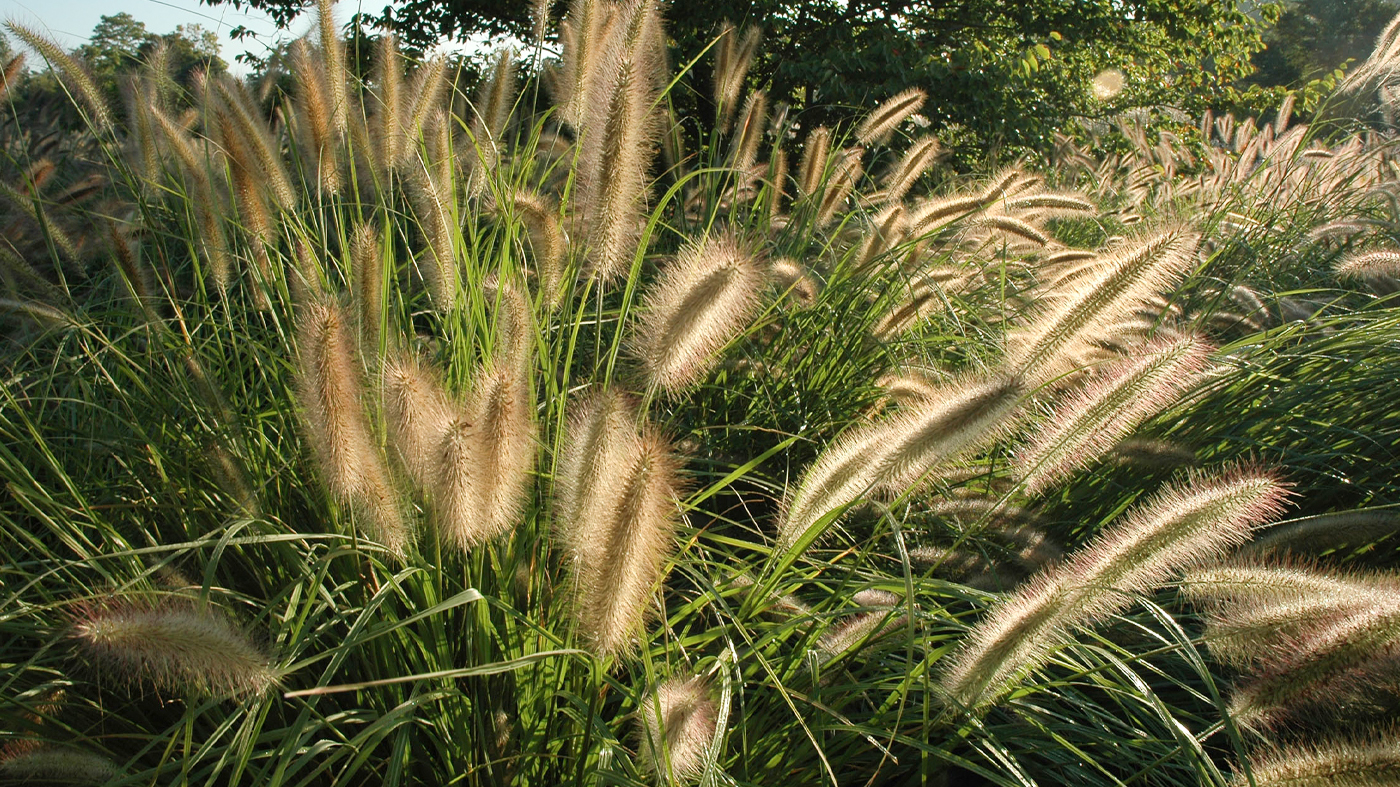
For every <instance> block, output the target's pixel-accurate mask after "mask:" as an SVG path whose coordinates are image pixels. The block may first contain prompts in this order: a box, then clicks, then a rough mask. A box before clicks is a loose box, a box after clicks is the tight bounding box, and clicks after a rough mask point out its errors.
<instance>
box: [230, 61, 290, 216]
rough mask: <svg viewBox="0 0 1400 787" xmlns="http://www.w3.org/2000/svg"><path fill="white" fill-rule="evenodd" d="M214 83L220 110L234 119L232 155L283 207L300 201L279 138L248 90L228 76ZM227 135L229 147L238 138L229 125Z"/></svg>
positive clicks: (234, 160)
mask: <svg viewBox="0 0 1400 787" xmlns="http://www.w3.org/2000/svg"><path fill="white" fill-rule="evenodd" d="M214 84H215V86H216V87H217V89H218V94H219V98H220V101H219V107H220V110H221V112H222V113H226V117H227V118H230V119H231V120H232V123H231V126H232V128H234V129H236V135H237V136H236V143H235V144H234V145H233V146H232V147H230V148H229V150H228V152H229V157H230V158H231V159H233V162H234V164H235V165H238V166H241V167H243V168H245V169H246V170H247V171H248V173H249V174H250V176H252V177H253V178H254V179H255V180H257V181H258V182H259V184H260V185H261V186H263V187H265V188H267V189H268V190H269V191H270V192H271V193H272V195H273V197H274V198H275V200H276V202H277V204H278V205H279V206H280V207H282V208H284V209H290V208H292V207H293V206H295V205H296V203H297V193H296V191H294V190H293V189H292V181H291V178H289V177H288V176H287V169H286V167H285V166H284V165H283V163H282V155H281V153H280V151H279V149H278V145H277V142H276V140H274V139H273V138H272V132H271V130H270V129H269V128H268V125H267V123H266V122H265V121H264V120H263V119H262V118H260V117H258V115H257V110H256V109H255V108H254V107H255V104H254V102H253V101H252V99H251V97H249V96H248V93H247V90H246V89H245V88H244V87H243V84H242V83H240V82H237V81H235V80H234V79H233V78H232V77H228V76H225V77H223V78H221V79H216V80H214ZM221 117H222V115H221ZM224 137H225V138H224V144H225V146H226V147H227V146H229V143H230V140H232V139H234V138H235V137H234V134H232V133H229V131H228V130H227V129H225V131H224Z"/></svg>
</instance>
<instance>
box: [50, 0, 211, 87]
mask: <svg viewBox="0 0 1400 787" xmlns="http://www.w3.org/2000/svg"><path fill="white" fill-rule="evenodd" d="M158 46H164V47H165V54H166V58H167V59H166V63H167V68H168V69H169V73H170V76H171V77H172V78H173V79H174V80H175V82H176V83H177V84H180V85H184V84H187V83H188V81H189V77H190V75H191V74H193V73H194V72H195V71H196V70H198V69H204V70H207V71H210V72H212V73H221V72H223V71H225V70H227V68H228V66H227V64H225V63H224V61H223V60H222V59H221V58H220V57H219V37H218V36H217V35H216V34H215V33H214V32H213V31H211V30H206V29H204V28H203V27H201V26H199V25H196V24H188V25H178V26H177V27H176V28H175V31H174V32H171V33H165V34H164V35H158V34H155V33H152V32H150V31H149V30H147V29H146V25H145V24H144V23H143V22H140V21H138V20H137V19H136V18H135V17H133V16H132V15H131V14H128V13H126V12H122V13H117V14H112V15H110V16H103V17H102V18H101V19H100V20H99V21H98V23H97V25H96V26H95V27H93V29H92V37H91V38H89V39H88V42H87V43H86V44H83V45H82V46H80V47H78V49H77V51H76V54H77V55H78V56H80V57H81V58H82V59H83V60H84V62H86V63H87V65H88V68H89V69H90V70H91V71H92V75H93V79H94V80H96V82H97V86H98V89H100V90H101V91H102V92H103V93H104V94H105V95H106V96H107V99H108V101H109V102H111V103H112V105H113V106H119V105H120V100H119V99H120V96H121V78H122V76H123V75H125V74H128V73H131V72H133V71H135V70H136V69H137V68H138V67H139V66H140V64H141V63H142V62H143V61H144V60H146V59H147V58H149V57H150V56H151V55H152V54H153V53H154V52H155V50H156V47H158Z"/></svg>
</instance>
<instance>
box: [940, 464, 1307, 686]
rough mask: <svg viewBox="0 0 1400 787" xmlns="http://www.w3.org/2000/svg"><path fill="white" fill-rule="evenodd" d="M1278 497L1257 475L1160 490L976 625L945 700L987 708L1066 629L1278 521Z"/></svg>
mask: <svg viewBox="0 0 1400 787" xmlns="http://www.w3.org/2000/svg"><path fill="white" fill-rule="evenodd" d="M1285 495H1286V492H1285V490H1284V487H1283V486H1282V485H1281V484H1280V483H1279V482H1278V481H1277V480H1276V479H1275V478H1274V477H1273V476H1272V475H1271V474H1268V473H1264V472H1258V471H1235V472H1230V473H1226V474H1224V475H1221V476H1218V477H1215V478H1207V477H1200V478H1195V479H1191V480H1189V481H1187V482H1185V483H1178V484H1173V485H1170V486H1168V487H1167V488H1165V489H1164V490H1163V491H1161V492H1159V493H1158V494H1156V495H1154V496H1153V497H1152V498H1151V499H1149V500H1148V501H1147V502H1145V503H1143V504H1141V505H1139V506H1137V507H1136V508H1134V509H1132V510H1131V511H1130V512H1128V513H1127V514H1124V515H1123V517H1122V518H1121V520H1120V521H1119V522H1118V523H1116V524H1114V525H1112V526H1111V527H1110V528H1109V529H1107V530H1105V531H1104V532H1103V533H1101V534H1100V535H1099V536H1098V537H1096V538H1095V539H1094V540H1093V541H1091V542H1090V543H1089V544H1088V545H1087V546H1086V547H1084V548H1083V549H1081V550H1079V551H1078V552H1076V553H1074V554H1073V555H1071V556H1070V557H1069V558H1067V559H1066V560H1065V561H1064V562H1063V563H1060V564H1057V565H1056V566H1054V567H1052V568H1051V569H1050V570H1048V571H1046V572H1044V573H1042V574H1040V575H1038V576H1037V577H1035V578H1033V579H1032V580H1031V581H1030V582H1029V583H1027V584H1026V585H1025V586H1024V587H1023V588H1022V589H1021V590H1019V591H1018V592H1017V593H1016V594H1014V595H1013V596H1011V597H1009V598H1008V599H1006V600H1005V601H1003V602H1002V603H1001V604H999V605H998V606H997V607H996V608H995V609H994V610H993V611H992V612H991V614H989V615H988V616H987V617H986V618H984V619H983V620H982V621H980V622H979V623H977V625H976V626H974V627H973V629H972V631H971V632H970V634H969V636H968V638H967V640H966V641H965V644H964V645H963V647H962V648H961V649H960V650H959V651H958V652H957V653H956V654H955V655H954V656H953V657H952V658H951V660H950V663H949V666H948V667H947V669H946V670H945V671H944V673H943V676H942V679H941V683H942V686H943V689H944V690H945V691H946V692H947V695H948V698H949V700H950V701H951V702H952V703H954V704H955V705H956V706H957V707H960V708H963V709H965V710H967V711H969V712H974V713H976V712H980V711H981V710H983V709H985V708H987V707H988V706H990V705H992V704H995V703H996V702H997V701H998V700H1000V699H1001V697H1003V696H1004V695H1005V694H1006V692H1007V691H1009V690H1010V689H1011V688H1012V687H1014V686H1015V685H1016V684H1017V683H1018V682H1020V681H1021V680H1022V679H1023V678H1024V676H1025V675H1027V674H1028V673H1029V672H1031V671H1033V670H1035V669H1037V668H1039V667H1040V666H1041V665H1043V664H1044V663H1045V662H1046V661H1047V660H1048V659H1049V657H1050V654H1051V652H1052V651H1053V650H1054V648H1056V647H1057V646H1059V645H1060V644H1062V643H1063V642H1064V641H1065V638H1066V637H1067V635H1068V633H1069V632H1070V631H1071V630H1073V629H1076V628H1081V627H1084V626H1087V625H1090V624H1092V623H1094V622H1096V621H1099V620H1103V619H1104V618H1106V617H1108V616H1110V615H1112V614H1114V613H1116V612H1117V611H1119V610H1121V609H1123V608H1124V607H1126V606H1128V605H1129V604H1131V603H1132V596H1133V595H1134V594H1137V593H1142V592H1146V591H1148V590H1151V589H1152V588H1153V587H1155V586H1156V585H1159V584H1161V583H1162V582H1163V581H1164V580H1166V579H1167V578H1168V577H1170V576H1171V575H1172V574H1173V573H1175V572H1177V571H1179V570H1181V569H1182V568H1184V567H1186V566H1189V565H1192V564H1194V563H1198V562H1200V561H1202V560H1204V559H1208V558H1210V557H1212V556H1214V555H1218V554H1220V553H1222V552H1223V551H1224V550H1226V549H1228V548H1230V547H1231V546H1234V545H1235V544H1238V543H1240V542H1242V541H1243V540H1244V539H1245V538H1246V537H1247V536H1248V534H1249V529H1250V528H1251V527H1253V526H1255V525H1257V524H1258V523H1260V522H1262V521H1265V520H1267V519H1269V518H1271V517H1273V516H1274V515H1276V514H1277V513H1278V511H1279V510H1280V509H1281V506H1282V503H1283V500H1284V497H1285Z"/></svg>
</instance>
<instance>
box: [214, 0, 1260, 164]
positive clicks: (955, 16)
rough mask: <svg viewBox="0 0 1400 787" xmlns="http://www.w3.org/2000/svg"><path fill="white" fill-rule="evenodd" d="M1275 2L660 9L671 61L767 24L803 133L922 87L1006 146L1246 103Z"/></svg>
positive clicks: (765, 74) (487, 19) (920, 1)
mask: <svg viewBox="0 0 1400 787" xmlns="http://www.w3.org/2000/svg"><path fill="white" fill-rule="evenodd" d="M205 2H208V3H211V4H221V3H227V4H232V5H234V6H236V7H239V8H244V7H253V8H258V9H261V10H263V11H266V12H267V13H269V14H270V15H271V16H272V17H273V18H274V19H275V20H277V21H278V23H279V24H282V25H288V24H290V23H291V21H292V20H293V19H294V18H295V17H296V16H297V15H298V14H299V13H301V12H303V11H305V10H308V9H309V8H312V7H314V6H310V5H305V4H303V3H302V2H301V0H205ZM528 5H529V4H527V3H521V2H506V0H449V1H448V2H440V1H439V0H404V2H400V3H397V4H395V5H394V6H386V7H385V8H384V10H383V11H382V12H381V13H380V14H378V15H374V14H367V15H366V14H362V15H360V16H358V17H357V18H356V19H355V23H356V24H372V25H377V26H383V27H386V28H392V29H395V30H397V31H398V33H399V35H400V37H401V38H402V39H403V41H404V43H405V44H406V45H407V46H409V47H416V48H420V49H421V48H424V47H426V46H428V45H430V44H432V43H435V42H436V41H437V40H439V38H441V37H453V38H458V39H461V38H465V37H467V36H468V35H472V34H482V33H485V34H489V35H498V34H508V35H515V36H519V37H526V36H527V35H528V32H529V19H528V12H527V9H528ZM553 8H554V12H555V14H556V15H557V14H558V13H559V12H562V10H563V7H562V4H560V3H557V2H556V3H555V4H554V6H553ZM1278 9H1279V7H1278V5H1277V4H1276V3H1272V2H1262V3H1261V2H1257V1H1256V0H1026V1H1025V2H1017V3H1008V2H1005V0H709V1H707V2H704V3H697V2H677V3H673V4H672V5H670V7H669V8H668V11H667V13H668V16H669V19H668V24H669V26H670V32H671V36H672V40H673V43H674V44H675V48H676V51H675V53H674V55H675V62H677V63H686V62H689V61H690V60H691V59H692V58H694V57H696V56H697V55H698V54H699V53H700V52H702V51H703V50H704V48H705V47H706V46H708V45H709V44H710V43H711V42H712V41H713V38H714V36H715V35H716V34H717V33H718V31H719V29H720V25H721V23H722V22H723V21H724V20H730V21H732V22H734V23H735V24H739V25H756V26H761V27H763V28H766V29H767V31H768V32H769V36H768V38H767V40H766V41H765V43H764V46H763V48H762V49H761V52H760V56H759V59H758V61H757V62H756V64H755V67H754V70H753V72H752V77H751V79H752V80H753V81H755V82H756V83H770V84H771V90H770V98H772V99H773V100H775V101H787V102H789V103H790V104H792V105H793V107H794V109H797V110H801V111H800V113H799V115H797V117H799V120H800V122H803V123H804V124H806V125H808V126H810V125H812V124H816V123H830V122H833V121H836V120H838V119H840V118H842V117H848V116H850V115H852V114H853V113H854V112H856V111H862V110H863V109H864V108H867V107H869V106H870V104H871V103H872V102H874V101H878V100H881V99H884V98H886V97H888V96H891V95H893V94H894V93H896V92H898V91H900V90H902V89H904V88H906V87H910V86H920V87H924V88H926V89H928V90H929V93H930V95H931V97H932V98H931V100H930V103H929V105H928V107H927V108H926V110H925V113H924V114H925V115H927V116H928V117H929V118H930V119H931V120H932V121H933V125H934V127H935V128H934V130H936V131H939V130H941V131H942V132H943V133H944V134H945V135H947V136H951V137H953V138H955V141H961V142H962V143H964V144H965V145H967V146H973V147H979V148H1007V149H1012V150H1016V149H1022V148H1042V149H1043V148H1044V147H1045V146H1047V145H1048V144H1050V141H1051V137H1052V135H1053V131H1054V130H1056V129H1059V128H1062V127H1063V125H1064V123H1065V122H1066V121H1067V120H1068V119H1070V118H1071V117H1073V116H1076V115H1092V114H1095V113H1101V112H1103V111H1105V109H1107V108H1114V109H1119V108H1123V107H1126V106H1130V105H1144V104H1168V105H1172V106H1176V107H1179V108H1181V109H1183V110H1185V111H1190V112H1194V111H1198V110H1200V109H1203V108H1205V107H1206V106H1208V105H1216V106H1219V105H1222V104H1223V105H1232V104H1238V103H1240V102H1241V101H1245V100H1247V99H1248V98H1249V97H1250V96H1248V95H1246V94H1244V93H1241V92H1240V91H1238V90H1236V89H1235V85H1236V84H1237V83H1238V82H1239V81H1240V80H1241V79H1242V78H1243V77H1245V76H1247V75H1249V74H1250V73H1251V72H1252V70H1253V65H1252V63H1251V57H1252V55H1253V54H1254V53H1255V52H1257V51H1258V50H1260V49H1261V48H1263V41H1262V38H1261V34H1262V33H1263V31H1264V30H1265V29H1267V27H1268V26H1269V25H1270V24H1272V22H1273V21H1275V19H1276V18H1277V14H1278ZM708 62H709V61H708V60H702V61H701V64H700V66H699V67H700V68H701V70H702V71H704V70H708V68H709V65H708ZM1108 68H1116V69H1119V70H1121V71H1123V72H1124V73H1125V74H1126V76H1127V80H1126V82H1127V90H1126V91H1125V92H1124V94H1123V95H1122V97H1120V98H1119V99H1117V100H1116V102H1115V103H1113V104H1111V105H1107V106H1106V105H1105V104H1103V103H1102V102H1098V101H1096V100H1095V99H1094V98H1093V96H1092V93H1091V90H1090V82H1091V80H1092V78H1093V76H1094V75H1095V74H1096V73H1098V72H1100V71H1102V70H1104V69H1108ZM1259 90H1260V89H1259V88H1256V89H1255V92H1256V94H1257V93H1258V92H1259ZM680 100H681V101H683V102H684V101H695V102H698V103H703V102H705V101H706V100H707V99H706V97H705V96H703V95H695V96H691V97H681V98H680Z"/></svg>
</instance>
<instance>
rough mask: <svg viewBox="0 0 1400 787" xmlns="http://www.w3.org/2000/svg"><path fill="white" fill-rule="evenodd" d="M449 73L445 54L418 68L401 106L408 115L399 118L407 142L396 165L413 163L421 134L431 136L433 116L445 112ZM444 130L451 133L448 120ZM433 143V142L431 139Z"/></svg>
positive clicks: (443, 127)
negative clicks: (444, 96) (444, 97)
mask: <svg viewBox="0 0 1400 787" xmlns="http://www.w3.org/2000/svg"><path fill="white" fill-rule="evenodd" d="M446 76H447V59H446V58H444V57H441V56H438V57H434V58H432V59H431V60H429V61H428V62H426V63H424V64H422V65H421V66H420V67H419V68H418V73H417V74H416V75H414V77H413V84H411V85H410V86H409V89H408V95H407V96H406V97H405V100H404V101H403V102H402V103H401V104H400V110H401V111H402V112H403V113H404V115H403V117H402V118H401V119H400V120H399V127H400V128H401V129H402V130H403V133H404V145H403V147H401V148H400V149H399V151H398V158H396V159H395V160H394V165H395V166H398V167H402V166H406V165H408V164H409V162H410V161H411V160H412V159H413V157H414V153H415V152H416V150H417V143H418V140H419V139H420V138H428V139H429V140H431V136H430V128H431V126H432V124H433V116H434V115H435V114H437V113H442V112H444V106H443V103H444V102H443V95H444V94H445V93H446V92H447V79H446ZM441 130H442V131H444V132H446V133H449V134H450V133H451V128H450V127H449V126H448V125H447V123H446V122H444V123H443V124H442V127H441ZM429 144H430V145H431V144H432V143H431V141H430V142H429ZM441 147H446V146H441ZM436 152H437V154H438V156H437V157H438V158H440V157H441V156H445V155H447V151H446V150H440V151H436ZM439 177H440V175H439Z"/></svg>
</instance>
